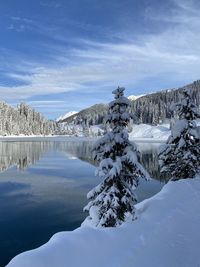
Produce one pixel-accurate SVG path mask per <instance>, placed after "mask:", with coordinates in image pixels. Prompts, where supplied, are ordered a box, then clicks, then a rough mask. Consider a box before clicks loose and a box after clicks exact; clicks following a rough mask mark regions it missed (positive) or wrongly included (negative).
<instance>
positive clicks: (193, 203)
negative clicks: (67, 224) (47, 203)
mask: <svg viewBox="0 0 200 267" xmlns="http://www.w3.org/2000/svg"><path fill="white" fill-rule="evenodd" d="M199 209H200V177H198V178H196V179H186V180H180V181H177V182H169V183H168V184H167V185H165V186H164V187H163V189H162V190H161V192H159V193H158V194H157V195H155V196H154V197H152V198H150V199H148V200H145V201H143V202H141V203H139V204H138V205H137V214H138V219H137V220H136V221H134V222H131V223H127V224H125V225H123V226H121V227H119V228H107V229H94V228H87V227H80V228H78V229H76V230H75V231H72V232H62V233H58V234H56V235H54V236H53V237H52V238H51V240H50V241H49V242H48V243H46V244H45V245H43V246H41V247H40V248H38V249H35V250H32V251H28V252H25V253H22V254H21V255H19V256H17V257H15V258H14V259H13V260H12V261H11V262H10V263H9V264H8V265H7V267H47V266H48V267H66V266H69V267H94V266H95V267H133V266H134V267H149V266H152V267H169V266H170V267H193V266H199V263H200V253H199V243H200V231H199V226H200V212H199Z"/></svg>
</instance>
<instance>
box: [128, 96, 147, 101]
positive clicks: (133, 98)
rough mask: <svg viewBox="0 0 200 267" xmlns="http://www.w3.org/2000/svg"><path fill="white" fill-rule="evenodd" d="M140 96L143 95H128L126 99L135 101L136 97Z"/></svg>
mask: <svg viewBox="0 0 200 267" xmlns="http://www.w3.org/2000/svg"><path fill="white" fill-rule="evenodd" d="M142 96H144V95H130V96H128V99H129V100H131V101H135V100H136V99H138V98H140V97H142Z"/></svg>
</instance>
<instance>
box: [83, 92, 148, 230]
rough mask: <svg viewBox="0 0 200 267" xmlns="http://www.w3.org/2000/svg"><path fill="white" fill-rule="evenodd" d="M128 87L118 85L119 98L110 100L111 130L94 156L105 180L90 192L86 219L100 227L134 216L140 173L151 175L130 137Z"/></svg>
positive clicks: (95, 149)
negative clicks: (141, 163) (126, 95)
mask: <svg viewBox="0 0 200 267" xmlns="http://www.w3.org/2000/svg"><path fill="white" fill-rule="evenodd" d="M124 90H125V89H124V88H120V87H118V88H117V89H116V90H114V91H113V94H114V95H115V100H114V101H112V102H111V103H110V104H109V114H108V116H107V119H106V122H107V123H109V125H110V128H111V130H110V131H108V132H107V133H106V134H105V135H104V137H102V138H101V139H100V140H99V141H97V142H96V144H95V146H94V159H96V160H97V161H98V162H99V163H100V164H99V167H98V169H97V175H98V176H99V177H100V178H102V179H103V181H102V182H101V183H100V184H99V185H98V186H96V187H95V188H94V189H93V190H91V191H90V192H89V193H88V195H87V197H88V199H89V200H90V202H89V203H88V205H87V206H86V207H85V208H84V210H85V211H88V212H89V216H88V217H87V219H86V222H89V223H90V224H92V225H94V226H97V227H115V226H118V225H120V224H122V223H123V222H124V221H125V220H126V219H127V218H131V219H134V218H135V207H134V204H135V203H136V201H137V197H136V194H135V193H134V190H135V188H136V187H137V185H138V181H139V178H140V177H143V178H146V179H148V178H149V175H148V173H147V172H146V171H145V170H144V168H143V167H142V166H141V165H140V163H139V162H138V153H139V152H138V151H137V149H136V146H135V144H133V143H130V142H129V140H128V133H127V129H126V128H127V125H128V123H129V121H130V118H131V114H129V113H128V112H127V109H128V108H129V107H130V101H129V100H128V99H127V98H126V97H124Z"/></svg>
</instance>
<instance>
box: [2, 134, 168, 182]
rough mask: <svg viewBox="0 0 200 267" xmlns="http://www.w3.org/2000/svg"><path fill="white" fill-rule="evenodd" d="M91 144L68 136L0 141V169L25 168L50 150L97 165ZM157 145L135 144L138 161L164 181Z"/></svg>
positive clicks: (151, 173) (92, 142)
mask: <svg viewBox="0 0 200 267" xmlns="http://www.w3.org/2000/svg"><path fill="white" fill-rule="evenodd" d="M93 144H94V141H88V140H86V141H85V140H84V141H82V140H80V139H77V140H74V139H72V140H70V138H68V139H67V140H66V139H65V140H62V141H59V139H58V140H56V139H55V141H20V142H0V155H1V157H0V171H5V170H7V169H8V168H9V167H11V166H16V167H17V168H18V169H20V170H25V169H26V168H28V167H29V166H31V165H34V164H35V163H36V162H37V161H39V160H40V158H42V157H43V156H44V155H45V154H47V153H49V152H51V151H59V152H63V153H66V155H68V156H73V157H75V158H77V159H80V160H82V161H85V162H88V163H90V164H92V165H94V166H97V163H96V162H95V161H94V160H93V157H92V152H91V151H92V147H93ZM159 145H160V144H158V143H138V144H137V146H138V149H139V151H140V162H141V163H142V164H143V166H144V167H145V168H146V169H147V170H148V171H149V173H150V175H151V177H153V178H154V179H156V180H160V181H162V180H163V182H164V178H161V176H160V173H159V166H158V148H159Z"/></svg>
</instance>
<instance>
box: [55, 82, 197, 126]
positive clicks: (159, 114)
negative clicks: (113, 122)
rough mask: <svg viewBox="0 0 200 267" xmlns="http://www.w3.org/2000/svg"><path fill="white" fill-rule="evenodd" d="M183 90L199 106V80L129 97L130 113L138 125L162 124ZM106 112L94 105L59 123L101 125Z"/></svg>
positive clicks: (106, 108)
mask: <svg viewBox="0 0 200 267" xmlns="http://www.w3.org/2000/svg"><path fill="white" fill-rule="evenodd" d="M183 88H188V89H190V90H191V93H192V98H193V100H194V102H195V103H196V104H197V106H200V80H198V81H195V82H193V83H192V84H189V85H186V86H184V87H181V88H178V89H171V90H163V91H160V92H156V93H152V94H148V95H144V96H140V97H139V98H137V97H130V100H131V102H132V107H131V109H132V112H133V113H134V114H136V115H137V117H138V119H139V122H140V123H148V124H152V125H157V124H159V123H163V122H165V121H166V120H169V119H170V118H171V116H172V113H171V105H172V104H173V103H176V102H178V101H179V100H180V99H181V97H182V96H181V94H180V92H181V91H182V90H183ZM107 112H108V106H107V105H105V104H96V105H94V106H92V107H89V108H87V109H84V110H82V111H80V112H78V113H77V114H75V115H72V116H70V117H68V118H66V119H64V120H61V121H59V122H65V123H66V124H73V125H81V126H82V127H88V126H91V125H97V124H101V123H103V119H104V117H105V115H106V114H107Z"/></svg>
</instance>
